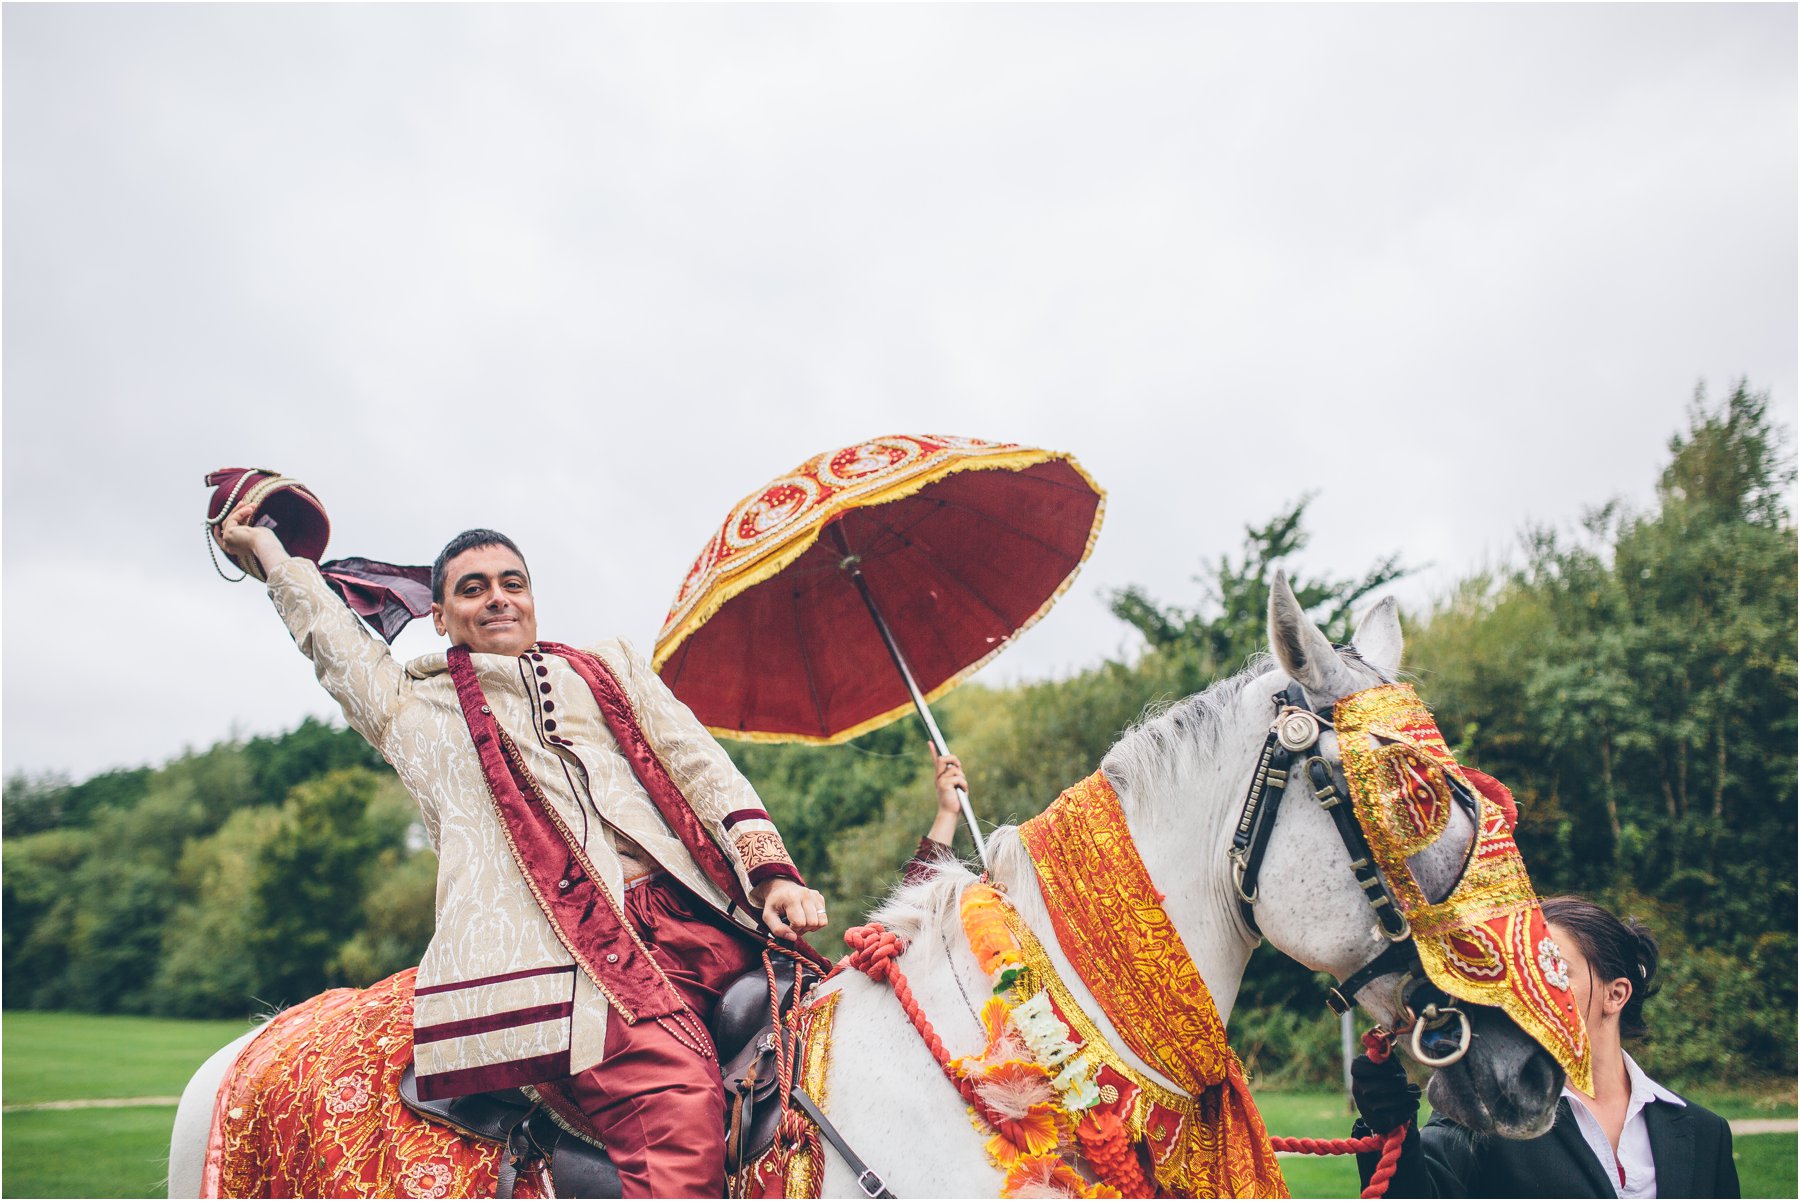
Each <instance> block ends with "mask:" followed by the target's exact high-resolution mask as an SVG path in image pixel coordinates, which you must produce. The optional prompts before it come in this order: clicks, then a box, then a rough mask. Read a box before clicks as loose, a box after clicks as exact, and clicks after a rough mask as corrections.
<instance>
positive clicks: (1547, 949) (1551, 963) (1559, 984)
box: [1537, 938, 1569, 988]
mask: <svg viewBox="0 0 1800 1201" xmlns="http://www.w3.org/2000/svg"><path fill="white" fill-rule="evenodd" d="M1537 955H1538V967H1540V968H1541V969H1543V972H1544V979H1546V980H1548V981H1549V982H1550V984H1551V986H1552V987H1553V988H1567V987H1569V961H1568V960H1567V959H1564V958H1563V953H1562V948H1561V947H1559V946H1557V945H1556V940H1555V939H1553V938H1540V939H1538V945H1537Z"/></svg>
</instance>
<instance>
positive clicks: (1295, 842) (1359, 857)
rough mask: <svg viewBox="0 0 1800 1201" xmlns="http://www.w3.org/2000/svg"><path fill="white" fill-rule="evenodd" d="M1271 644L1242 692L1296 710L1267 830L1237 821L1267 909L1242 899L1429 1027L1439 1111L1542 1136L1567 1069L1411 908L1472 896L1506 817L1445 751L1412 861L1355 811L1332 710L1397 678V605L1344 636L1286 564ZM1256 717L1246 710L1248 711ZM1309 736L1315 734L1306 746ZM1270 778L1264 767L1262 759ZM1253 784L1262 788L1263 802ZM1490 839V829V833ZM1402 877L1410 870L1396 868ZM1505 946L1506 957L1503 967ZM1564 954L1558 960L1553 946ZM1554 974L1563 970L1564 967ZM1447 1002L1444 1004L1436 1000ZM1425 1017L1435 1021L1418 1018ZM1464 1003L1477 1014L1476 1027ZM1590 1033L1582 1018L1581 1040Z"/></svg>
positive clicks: (1300, 952) (1276, 747)
mask: <svg viewBox="0 0 1800 1201" xmlns="http://www.w3.org/2000/svg"><path fill="white" fill-rule="evenodd" d="M1269 642H1270V649H1271V651H1272V652H1273V654H1274V656H1275V660H1276V662H1277V663H1279V665H1280V668H1281V670H1280V671H1272V672H1269V673H1268V674H1267V675H1265V676H1262V677H1259V678H1258V679H1257V680H1256V681H1255V682H1254V683H1252V684H1251V685H1249V686H1248V687H1246V688H1245V689H1244V690H1243V691H1242V693H1241V694H1240V697H1239V704H1240V705H1242V706H1246V707H1248V708H1253V709H1255V710H1256V711H1257V714H1259V715H1260V718H1261V721H1262V723H1263V725H1264V727H1265V728H1270V722H1271V721H1272V719H1273V718H1274V717H1275V716H1276V713H1277V711H1278V709H1280V708H1281V706H1283V705H1286V706H1290V709H1289V710H1287V711H1288V712H1289V713H1290V716H1291V717H1292V718H1293V724H1292V725H1291V726H1290V727H1288V728H1285V729H1284V728H1283V727H1282V723H1279V722H1276V723H1275V725H1274V726H1273V728H1272V731H1271V733H1270V734H1269V737H1268V743H1267V744H1266V745H1267V747H1268V748H1269V749H1270V750H1271V751H1272V757H1273V760H1274V762H1275V765H1276V767H1275V770H1274V772H1273V778H1271V779H1270V780H1268V781H1267V782H1266V783H1264V784H1262V785H1261V792H1262V795H1263V796H1264V797H1265V798H1270V799H1272V800H1273V801H1274V802H1275V803H1274V804H1270V803H1269V800H1267V799H1265V801H1264V805H1263V807H1264V809H1265V812H1264V814H1263V815H1262V824H1267V825H1268V827H1269V829H1268V830H1267V831H1266V832H1264V833H1263V834H1262V835H1261V836H1260V837H1256V836H1255V831H1254V830H1253V829H1247V828H1246V826H1245V823H1239V824H1238V825H1237V826H1236V827H1234V830H1233V831H1232V833H1233V834H1234V836H1235V837H1234V849H1233V852H1232V855H1233V862H1234V865H1235V867H1236V868H1237V874H1238V876H1239V879H1240V882H1242V881H1243V880H1244V879H1245V876H1246V873H1245V870H1244V869H1245V868H1246V866H1247V867H1248V868H1249V871H1248V873H1247V876H1248V882H1247V884H1244V886H1243V888H1242V892H1243V893H1244V894H1245V895H1247V896H1249V897H1254V904H1253V905H1252V904H1244V905H1243V906H1241V908H1242V910H1243V913H1244V918H1245V921H1246V925H1247V926H1248V925H1252V924H1253V925H1254V926H1255V927H1260V931H1261V933H1262V934H1263V935H1264V936H1265V937H1267V938H1268V939H1269V941H1270V942H1271V943H1273V944H1274V945H1275V946H1276V947H1277V948H1278V949H1280V950H1281V951H1282V952H1284V953H1285V954H1287V955H1289V956H1291V957H1292V958H1294V959H1296V960H1298V961H1299V962H1301V963H1303V964H1305V965H1306V966H1308V967H1310V968H1312V969H1314V970H1315V971H1323V972H1329V973H1330V974H1331V975H1332V976H1334V977H1335V978H1336V979H1337V980H1338V981H1340V989H1341V991H1342V992H1343V993H1345V994H1348V995H1351V996H1353V997H1354V1000H1355V1001H1356V1002H1357V1003H1358V1004H1360V1005H1361V1006H1362V1007H1363V1008H1364V1009H1365V1010H1366V1011H1368V1012H1369V1013H1370V1014H1371V1015H1372V1016H1373V1017H1374V1018H1375V1019H1376V1020H1377V1021H1379V1022H1380V1023H1382V1024H1383V1025H1384V1026H1386V1027H1388V1028H1389V1029H1391V1030H1396V1031H1399V1030H1406V1029H1408V1028H1409V1027H1411V1028H1414V1029H1416V1030H1417V1032H1418V1035H1419V1037H1418V1038H1416V1039H1409V1038H1403V1039H1402V1040H1401V1043H1402V1044H1403V1045H1407V1046H1408V1049H1409V1050H1410V1051H1412V1052H1413V1053H1414V1054H1415V1055H1416V1056H1418V1057H1421V1058H1422V1059H1423V1061H1424V1062H1427V1063H1430V1064H1432V1065H1433V1066H1437V1067H1438V1071H1437V1074H1436V1075H1435V1076H1434V1077H1433V1079H1432V1082H1431V1086H1430V1097H1431V1103H1432V1105H1433V1106H1434V1107H1435V1108H1437V1109H1438V1110H1439V1111H1441V1112H1443V1113H1445V1114H1446V1115H1448V1116H1450V1117H1452V1118H1454V1119H1456V1120H1457V1121H1459V1122H1461V1123H1463V1124H1464V1125H1466V1126H1468V1127H1469V1128H1470V1129H1472V1130H1475V1131H1479V1132H1483V1133H1493V1134H1499V1135H1502V1136H1506V1137H1514V1138H1520V1137H1531V1136H1534V1135H1537V1134H1541V1133H1542V1132H1543V1131H1545V1130H1547V1129H1548V1128H1549V1126H1550V1124H1551V1122H1552V1121H1553V1120H1554V1117H1555V1112H1556V1102H1557V1097H1558V1096H1559V1094H1560V1092H1561V1089H1562V1083H1563V1078H1564V1072H1563V1069H1562V1067H1561V1066H1560V1065H1559V1063H1558V1061H1557V1059H1556V1058H1555V1057H1553V1056H1552V1055H1551V1054H1550V1053H1549V1052H1548V1051H1546V1049H1545V1048H1544V1046H1542V1045H1540V1043H1539V1041H1537V1040H1535V1039H1534V1038H1533V1037H1532V1035H1531V1034H1529V1033H1527V1031H1526V1030H1525V1029H1523V1028H1521V1026H1520V1025H1519V1024H1518V1023H1517V1022H1516V1021H1514V1019H1513V1018H1512V1017H1511V1016H1509V1015H1508V1013H1506V1012H1504V1011H1503V1010H1502V1009H1500V1008H1498V1007H1496V1006H1494V1005H1486V1004H1479V1005H1478V1004H1470V1003H1467V1002H1465V1001H1459V1000H1455V999H1454V998H1452V997H1449V996H1447V995H1445V994H1444V993H1442V992H1441V991H1438V990H1437V988H1436V985H1434V984H1433V983H1432V982H1431V981H1430V980H1429V979H1428V978H1427V974H1426V972H1425V971H1423V970H1422V969H1421V967H1420V963H1419V959H1418V958H1417V956H1416V954H1415V948H1414V947H1413V946H1412V945H1411V933H1412V932H1411V929H1410V925H1409V923H1408V920H1407V918H1406V916H1405V912H1406V911H1414V912H1418V911H1421V910H1420V908H1419V907H1420V906H1421V905H1423V906H1426V907H1429V906H1439V905H1442V904H1443V903H1445V902H1452V904H1455V903H1458V902H1457V900H1455V899H1453V894H1454V896H1455V898H1458V899H1459V898H1460V897H1461V895H1462V893H1463V892H1464V891H1466V890H1464V889H1463V888H1461V887H1460V885H1461V882H1462V881H1463V879H1464V876H1465V874H1466V873H1467V872H1468V871H1469V869H1470V866H1471V864H1472V863H1473V862H1474V860H1475V857H1476V856H1475V851H1476V850H1477V843H1478V824H1479V823H1482V822H1483V821H1487V822H1488V826H1487V827H1482V828H1483V829H1490V828H1491V827H1492V814H1493V809H1492V807H1491V806H1490V807H1488V808H1487V809H1485V810H1484V809H1483V808H1482V806H1481V805H1480V804H1479V802H1478V800H1477V799H1476V798H1474V797H1473V796H1472V795H1469V794H1470V792H1471V790H1470V788H1469V785H1468V779H1467V777H1464V776H1463V774H1462V773H1461V772H1460V769H1459V770H1458V771H1456V772H1444V771H1439V772H1437V773H1436V774H1435V775H1433V774H1432V768H1433V766H1434V765H1433V764H1432V763H1431V761H1430V760H1429V759H1426V758H1423V757H1416V758H1415V759H1413V760H1410V761H1409V762H1410V764H1411V766H1410V767H1408V768H1406V769H1404V770H1413V771H1416V772H1419V773H1420V774H1421V776H1430V777H1431V778H1430V779H1429V780H1427V779H1421V780H1420V781H1419V787H1420V791H1421V793H1422V794H1423V797H1424V801H1423V803H1424V804H1425V805H1427V806H1428V807H1432V806H1434V805H1435V807H1432V808H1431V809H1430V819H1429V822H1428V823H1426V829H1427V832H1428V834H1429V833H1434V834H1435V837H1430V838H1429V841H1426V840H1425V839H1423V838H1421V839H1417V840H1415V841H1414V842H1413V843H1410V844H1408V846H1407V847H1406V852H1407V853H1406V854H1405V855H1404V857H1403V858H1398V857H1396V855H1395V854H1394V852H1393V848H1392V846H1391V845H1389V843H1387V842H1385V841H1381V842H1380V846H1381V848H1382V849H1383V850H1384V851H1385V852H1386V853H1385V854H1380V853H1371V851H1370V849H1369V845H1368V842H1367V840H1366V839H1365V838H1364V836H1363V833H1362V830H1361V829H1360V827H1359V824H1358V819H1357V817H1356V816H1353V813H1354V812H1355V811H1354V810H1353V805H1352V794H1351V782H1350V780H1349V778H1348V777H1347V776H1346V773H1345V764H1344V756H1345V746H1344V745H1342V744H1341V742H1340V730H1339V729H1337V728H1334V725H1333V720H1332V719H1333V716H1334V712H1335V707H1336V706H1337V704H1338V702H1340V701H1343V700H1344V698H1346V697H1352V696H1356V695H1359V694H1360V695H1361V696H1364V697H1367V696H1370V695H1373V694H1371V693H1369V691H1368V690H1370V689H1378V688H1381V687H1382V686H1384V685H1390V684H1392V683H1393V681H1394V679H1395V677H1396V675H1397V673H1398V671H1399V668H1400V650H1401V636H1400V623H1399V619H1398V617H1397V615H1396V612H1395V606H1394V602H1393V601H1392V600H1391V599H1390V600H1384V601H1382V602H1381V603H1380V604H1378V605H1376V606H1375V607H1374V609H1373V610H1372V611H1371V612H1370V613H1369V614H1368V615H1367V616H1366V617H1365V618H1364V619H1363V621H1362V623H1361V624H1360V625H1358V627H1357V629H1356V633H1355V635H1354V636H1353V639H1352V642H1351V645H1350V646H1348V647H1344V648H1338V647H1334V646H1333V645H1332V644H1331V642H1330V640H1329V639H1327V638H1326V637H1325V635H1324V634H1323V633H1322V632H1321V631H1320V630H1319V628H1318V627H1317V626H1316V625H1314V624H1313V622H1312V621H1311V619H1309V618H1308V617H1307V616H1306V614H1305V612H1304V611H1303V610H1302V608H1301V606H1300V604H1299V602H1298V601H1297V600H1296V599H1295V597H1294V594H1293V592H1292V590H1291V589H1290V588H1289V586H1288V584H1287V581H1286V579H1285V578H1283V577H1280V576H1277V578H1276V581H1275V586H1274V589H1273V592H1272V594H1271V599H1270V605H1269ZM1392 691H1394V692H1396V693H1397V692H1399V691H1400V690H1397V689H1396V690H1392ZM1284 694H1285V696H1284ZM1356 703H1357V702H1350V705H1349V706H1347V707H1351V708H1353V707H1354V706H1355V705H1356ZM1295 710H1298V711H1300V712H1299V713H1295V712H1294V711H1295ZM1421 712H1422V710H1421ZM1304 713H1311V714H1315V715H1317V721H1316V724H1314V725H1312V726H1310V727H1309V726H1308V723H1307V719H1306V718H1305V717H1304ZM1255 716H1256V715H1254V714H1250V713H1246V714H1245V717H1246V720H1253V719H1254V717H1255ZM1339 724H1340V725H1342V724H1344V723H1343V722H1340V723H1339ZM1425 724H1427V725H1428V724H1429V717H1428V715H1427V717H1426V723H1425ZM1432 733H1433V734H1435V727H1433V728H1432ZM1341 737H1342V739H1343V740H1344V741H1345V742H1347V741H1348V740H1349V739H1351V738H1357V739H1360V740H1362V741H1361V743H1360V744H1358V745H1357V746H1352V747H1351V748H1350V750H1351V753H1352V754H1353V755H1355V754H1358V753H1364V754H1372V753H1375V752H1367V751H1362V750H1361V749H1360V748H1364V747H1374V748H1376V751H1377V752H1378V751H1379V750H1380V749H1381V743H1382V739H1381V738H1380V737H1379V736H1376V735H1373V734H1371V733H1369V732H1366V731H1364V730H1360V729H1359V730H1357V732H1355V733H1349V732H1343V733H1342V734H1341ZM1303 744H1309V745H1304V749H1302V748H1303ZM1284 748H1286V749H1285V750H1284ZM1444 754H1445V757H1446V758H1447V751H1446V752H1444ZM1360 762H1361V761H1360V760H1359V761H1358V763H1353V764H1352V766H1353V768H1355V767H1357V766H1359V764H1360ZM1283 768H1285V771H1286V779H1285V786H1283V784H1284V781H1283V778H1282V770H1283ZM1258 774H1259V776H1260V775H1262V774H1263V768H1262V767H1261V766H1259V767H1258ZM1469 775H1470V776H1472V775H1473V773H1469ZM1428 785H1429V787H1428ZM1365 787H1366V786H1365ZM1255 792H1256V787H1254V786H1253V788H1252V794H1253V795H1252V801H1253V802H1254V801H1255V799H1256V798H1255V795H1254V794H1255ZM1283 797H1285V799H1282V798H1283ZM1255 808H1256V806H1255V805H1254V804H1252V805H1249V806H1247V810H1253V809H1255ZM1334 810H1335V812H1334ZM1364 816H1365V817H1366V814H1364ZM1492 837H1493V835H1492V834H1491V833H1490V835H1489V841H1491V838H1492ZM1257 843H1260V844H1261V847H1260V849H1259V848H1258V847H1257V845H1256V844H1257ZM1481 845H1482V846H1483V847H1486V846H1487V845H1488V842H1486V841H1484V842H1482V844H1481ZM1514 854H1515V855H1516V852H1514ZM1384 858H1385V859H1386V860H1387V869H1388V870H1386V871H1384V870H1383V867H1382V860H1383V859H1384ZM1394 876H1410V880H1397V879H1391V878H1389V877H1394ZM1520 877H1521V879H1522V871H1521V872H1520ZM1399 889H1406V890H1408V891H1407V892H1406V893H1405V899H1406V901H1408V902H1410V904H1405V905H1403V904H1402V903H1401V897H1400V896H1399V895H1398V892H1397V890H1399ZM1546 942H1547V940H1546ZM1434 945H1435V944H1434ZM1457 945H1459V946H1460V945H1461V944H1457ZM1502 950H1503V953H1502V956H1501V957H1499V958H1497V959H1496V960H1495V962H1497V963H1499V965H1500V966H1499V969H1498V970H1499V972H1500V975H1501V977H1502V979H1504V975H1505V972H1506V970H1507V968H1506V960H1505V958H1504V952H1505V950H1506V949H1502ZM1525 953H1526V954H1527V955H1531V954H1538V955H1541V954H1543V952H1542V951H1538V950H1529V949H1528V950H1527V951H1526V952H1525ZM1550 954H1551V957H1552V960H1554V956H1555V952H1554V947H1553V944H1552V946H1551V952H1550ZM1516 970H1517V969H1515V971H1516ZM1548 970H1549V971H1550V973H1551V975H1552V977H1554V975H1555V969H1554V968H1553V967H1552V968H1551V969H1548ZM1434 1004H1435V1005H1437V1006H1438V1008H1436V1009H1433V1008H1431V1006H1432V1005H1434ZM1509 1004H1510V1002H1509ZM1420 1013H1424V1014H1426V1015H1427V1018H1426V1020H1424V1021H1421V1020H1420V1019H1419V1017H1418V1016H1417V1015H1418V1014H1420ZM1440 1013H1442V1014H1443V1015H1444V1016H1443V1018H1442V1019H1440V1020H1441V1024H1440V1025H1437V1026H1436V1027H1435V1028H1433V1027H1432V1022H1431V1020H1430V1019H1432V1018H1436V1017H1437V1016H1438V1015H1439V1014H1440ZM1453 1014H1454V1015H1457V1016H1451V1015H1453ZM1461 1015H1466V1017H1467V1019H1468V1026H1467V1027H1464V1026H1463V1025H1462V1016H1461ZM1534 1020H1535V1019H1534ZM1579 1029H1580V1028H1579V1019H1577V1020H1576V1026H1575V1030H1576V1034H1577V1038H1578V1036H1579Z"/></svg>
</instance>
